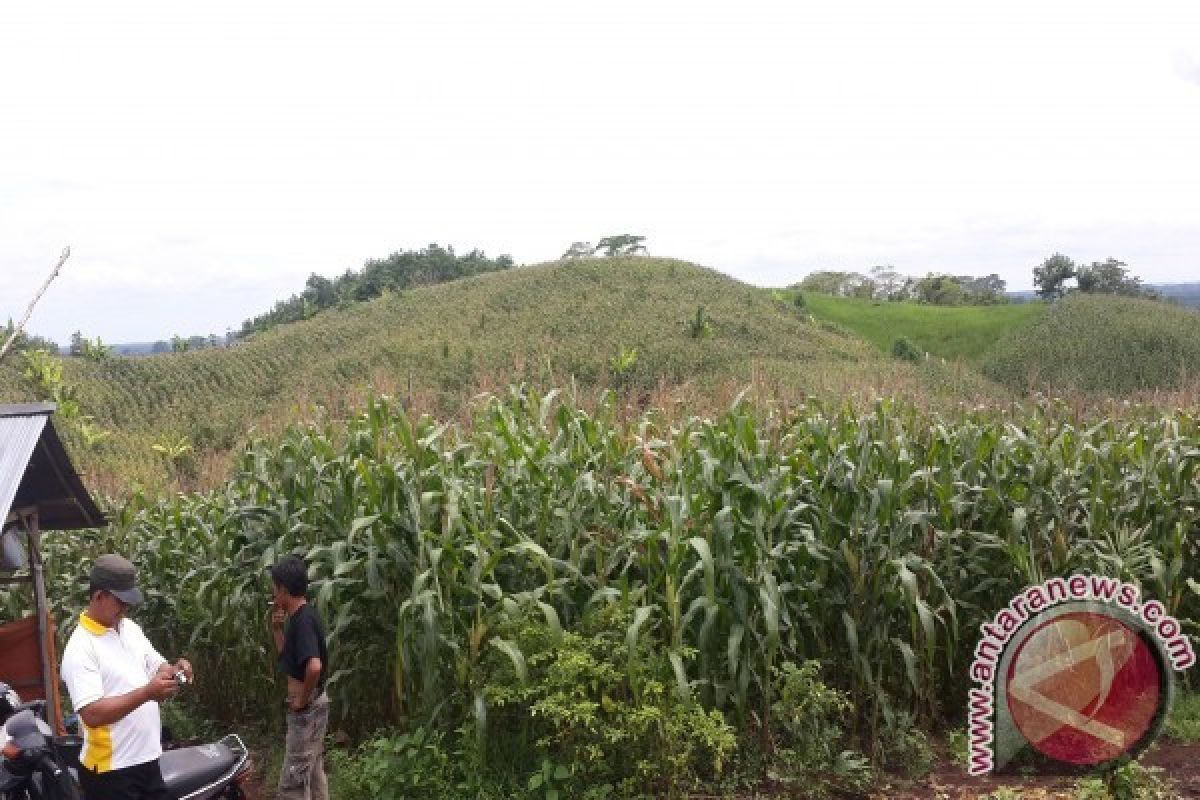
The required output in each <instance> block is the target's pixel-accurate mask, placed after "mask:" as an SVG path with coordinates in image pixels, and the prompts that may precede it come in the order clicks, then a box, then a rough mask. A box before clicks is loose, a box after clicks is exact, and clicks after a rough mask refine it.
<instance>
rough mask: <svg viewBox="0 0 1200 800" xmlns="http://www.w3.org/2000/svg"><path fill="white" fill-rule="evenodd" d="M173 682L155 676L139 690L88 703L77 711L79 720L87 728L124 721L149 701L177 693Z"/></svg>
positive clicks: (162, 698)
mask: <svg viewBox="0 0 1200 800" xmlns="http://www.w3.org/2000/svg"><path fill="white" fill-rule="evenodd" d="M178 688H179V687H177V686H176V685H175V681H173V680H171V679H170V678H164V677H162V676H160V675H155V676H154V677H153V678H151V679H150V682H149V683H147V684H146V685H145V686H142V687H141V688H139V689H134V690H133V691H132V692H126V693H125V694H119V695H114V696H113V697H102V698H101V699H99V700H94V701H92V702H91V703H88V704H87V705H86V706H84V707H83V708H81V709H79V718H80V719H82V720H83V724H84V725H87V726H88V727H89V728H99V727H100V726H102V725H111V724H112V723H114V722H116V721H117V720H121V719H124V718H125V717H127V716H128V715H129V714H130V712H132V711H134V710H135V709H137V708H138V707H140V706H141V705H142V704H143V703H148V702H150V701H151V700H166V699H167V698H168V697H171V696H172V695H174V694H175V692H176V691H178Z"/></svg>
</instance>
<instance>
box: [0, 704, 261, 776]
mask: <svg viewBox="0 0 1200 800" xmlns="http://www.w3.org/2000/svg"><path fill="white" fill-rule="evenodd" d="M44 716H45V701H44V700H37V701H34V702H32V703H22V702H21V701H20V698H19V697H18V696H17V693H16V692H14V691H13V690H12V689H10V688H9V687H8V686H6V685H5V684H3V683H0V723H3V725H4V728H3V731H2V732H0V752H2V753H3V761H0V800H79V798H81V797H82V796H83V795H82V792H81V791H80V790H79V783H78V778H77V775H78V772H77V770H78V769H79V754H80V750H81V749H82V747H83V737H81V736H77V735H73V734H70V735H66V736H55V735H54V732H53V731H52V730H51V729H50V726H49V725H48V724H47V723H46V721H45V719H44ZM158 763H159V767H160V769H161V770H162V776H163V783H165V784H166V786H167V791H168V793H170V795H171V797H172V798H174V800H218V798H219V799H220V800H245V797H246V794H245V792H244V791H243V789H242V783H243V782H244V781H245V780H246V779H247V778H248V777H249V775H250V751H249V750H247V749H246V746H245V744H243V743H242V740H241V738H240V737H238V736H237V734H229V735H228V736H226V737H224V738H222V739H220V740H219V741H216V742H212V743H211V744H203V745H197V746H193V747H178V748H174V749H169V750H164V752H163V754H162V756H161V757H160V758H159V762H158Z"/></svg>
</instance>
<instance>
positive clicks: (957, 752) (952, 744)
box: [946, 728, 971, 770]
mask: <svg viewBox="0 0 1200 800" xmlns="http://www.w3.org/2000/svg"><path fill="white" fill-rule="evenodd" d="M946 747H947V749H948V750H949V751H950V760H951V761H952V762H953V763H954V764H955V765H956V766H959V767H961V768H963V769H964V770H965V769H966V768H967V766H968V765H969V764H970V755H971V750H970V747H971V745H970V739H968V738H967V732H966V730H964V729H963V728H955V729H954V730H952V731H948V732H947V733H946Z"/></svg>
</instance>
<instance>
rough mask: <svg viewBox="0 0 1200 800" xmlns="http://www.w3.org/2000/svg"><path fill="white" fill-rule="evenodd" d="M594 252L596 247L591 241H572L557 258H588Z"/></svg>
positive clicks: (564, 259)
mask: <svg viewBox="0 0 1200 800" xmlns="http://www.w3.org/2000/svg"><path fill="white" fill-rule="evenodd" d="M595 252H596V248H595V246H594V245H593V244H592V243H591V242H572V243H571V246H570V247H568V248H567V250H566V252H565V253H563V254H562V255H561V256H559V258H560V259H561V260H563V261H566V260H567V259H573V258H590V257H591V256H592V255H593V254H595Z"/></svg>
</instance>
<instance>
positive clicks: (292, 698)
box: [287, 692, 309, 713]
mask: <svg viewBox="0 0 1200 800" xmlns="http://www.w3.org/2000/svg"><path fill="white" fill-rule="evenodd" d="M287 705H288V708H290V709H291V710H292V711H294V712H296V713H299V712H301V711H303V710H304V709H306V708H308V706H309V702H308V699H307V698H305V697H304V694H303V692H296V693H295V694H290V695H288V699H287Z"/></svg>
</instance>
